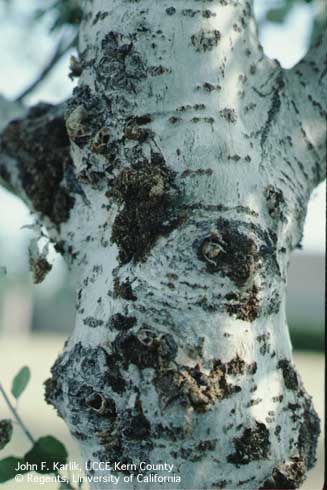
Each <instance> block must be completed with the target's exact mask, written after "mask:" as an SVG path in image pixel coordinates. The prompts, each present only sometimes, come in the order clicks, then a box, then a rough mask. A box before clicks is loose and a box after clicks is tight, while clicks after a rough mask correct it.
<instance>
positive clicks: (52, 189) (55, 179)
mask: <svg viewBox="0 0 327 490" xmlns="http://www.w3.org/2000/svg"><path fill="white" fill-rule="evenodd" d="M1 143H2V144H1V146H2V149H3V150H4V151H5V152H6V153H7V154H9V155H11V156H12V157H13V158H16V159H17V160H18V162H19V173H20V177H21V182H22V187H23V190H24V191H25V193H26V195H27V197H28V198H29V199H30V200H31V202H32V204H33V207H34V209H35V210H36V211H38V212H40V213H42V214H43V215H45V216H47V217H48V218H50V220H51V221H52V222H53V223H55V224H57V225H59V224H60V223H62V222H64V221H67V219H68V217H69V211H70V209H71V208H72V207H73V205H74V198H73V197H72V196H71V195H70V194H69V192H68V189H67V188H66V187H65V185H64V183H63V179H64V173H65V170H66V168H68V167H69V166H72V161H71V159H70V156H69V151H70V150H69V139H68V136H67V132H66V128H65V123H64V119H63V117H62V116H61V115H59V114H58V110H57V112H56V108H53V107H52V106H51V105H48V104H38V105H37V106H35V107H33V108H32V109H31V110H30V111H29V113H28V115H27V117H25V118H24V119H22V120H20V119H17V120H14V121H12V122H11V123H10V124H9V125H8V126H7V127H6V129H5V130H4V132H3V138H2V142H1Z"/></svg>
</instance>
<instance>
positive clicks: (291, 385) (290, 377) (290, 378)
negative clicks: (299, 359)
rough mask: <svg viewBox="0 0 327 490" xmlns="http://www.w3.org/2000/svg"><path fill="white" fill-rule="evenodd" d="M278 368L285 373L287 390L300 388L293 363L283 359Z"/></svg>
mask: <svg viewBox="0 0 327 490" xmlns="http://www.w3.org/2000/svg"><path fill="white" fill-rule="evenodd" d="M278 368H279V369H281V370H282V372H283V378H284V383H285V386H286V388H288V389H289V390H297V389H298V387H299V381H298V376H297V374H296V371H295V369H294V367H293V366H292V364H291V362H290V361H288V360H287V359H282V360H281V361H279V363H278Z"/></svg>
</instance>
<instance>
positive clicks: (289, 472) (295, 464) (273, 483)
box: [259, 458, 305, 490]
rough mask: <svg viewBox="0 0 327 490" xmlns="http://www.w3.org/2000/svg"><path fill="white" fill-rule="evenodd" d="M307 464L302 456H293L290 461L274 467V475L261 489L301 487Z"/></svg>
mask: <svg viewBox="0 0 327 490" xmlns="http://www.w3.org/2000/svg"><path fill="white" fill-rule="evenodd" d="M304 477H305V466H304V463H303V460H302V459H301V458H292V459H291V460H290V462H289V463H284V464H282V465H280V466H279V467H278V468H274V469H273V471H272V475H271V477H270V478H268V479H267V480H266V481H265V482H264V483H263V486H262V487H260V489H259V490H293V489H296V488H299V486H300V485H301V484H302V483H303V482H304Z"/></svg>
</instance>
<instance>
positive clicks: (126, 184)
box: [107, 153, 181, 264]
mask: <svg viewBox="0 0 327 490" xmlns="http://www.w3.org/2000/svg"><path fill="white" fill-rule="evenodd" d="M174 181H175V175H174V172H173V171H171V170H170V169H169V168H168V166H167V165H166V163H165V160H164V158H163V157H162V155H161V154H159V153H152V157H151V161H144V162H143V163H139V164H137V165H134V166H132V167H130V168H125V169H123V170H122V171H121V172H120V174H119V175H118V176H117V177H116V178H115V179H113V180H112V182H111V186H110V190H109V191H108V193H107V195H108V197H109V198H113V199H114V200H115V201H116V202H117V204H118V205H119V206H120V210H119V212H118V214H117V216H116V218H115V221H114V223H113V227H112V241H113V243H116V244H117V246H118V248H119V260H120V262H121V263H122V264H125V263H127V262H129V261H131V260H134V261H143V260H145V258H146V256H147V255H148V253H149V252H150V250H151V248H152V247H153V245H154V244H155V242H156V241H157V239H158V238H159V237H160V236H163V235H165V234H167V233H169V232H170V231H172V230H173V229H174V228H175V227H176V226H178V225H179V224H180V223H181V217H180V216H177V213H176V210H175V206H174V205H175V204H176V199H177V195H178V191H177V188H176V185H175V183H174Z"/></svg>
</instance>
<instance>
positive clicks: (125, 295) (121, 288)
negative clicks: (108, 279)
mask: <svg viewBox="0 0 327 490" xmlns="http://www.w3.org/2000/svg"><path fill="white" fill-rule="evenodd" d="M114 298H122V299H126V300H127V301H136V300H137V297H136V296H135V294H134V292H133V289H132V286H131V283H130V282H129V280H128V279H126V280H125V281H122V282H120V281H119V279H118V277H116V278H115V280H114Z"/></svg>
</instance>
